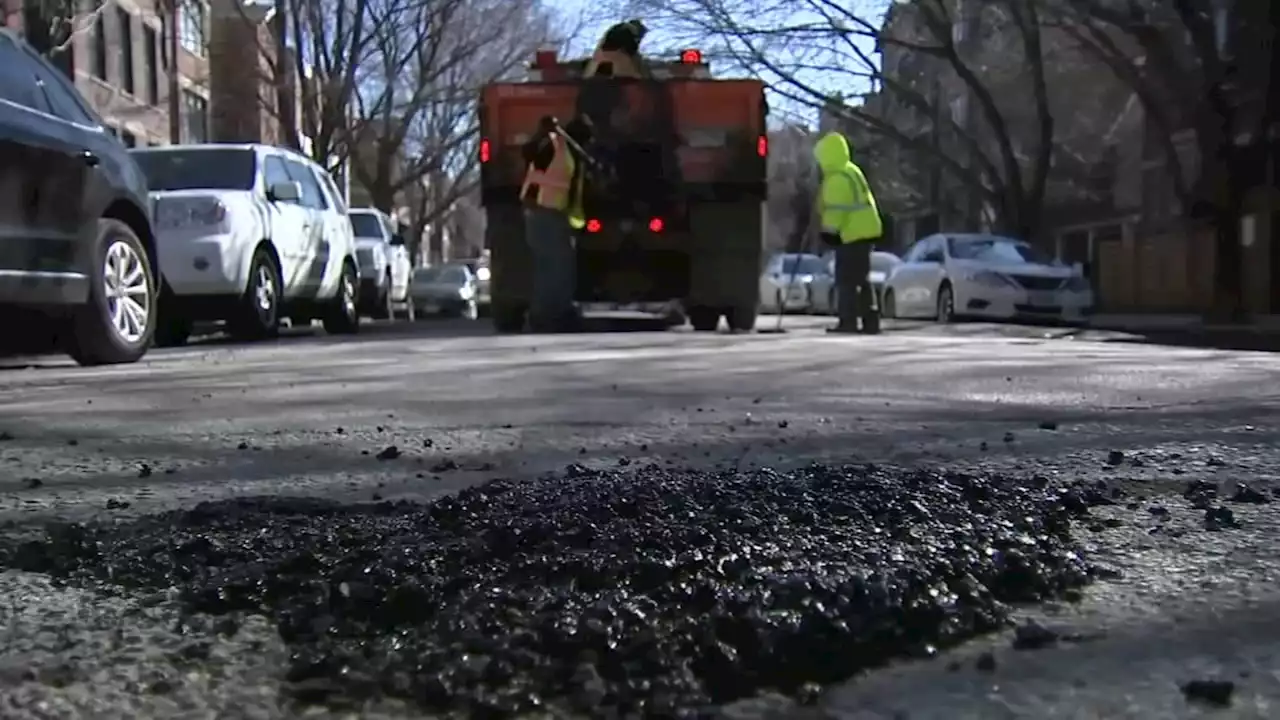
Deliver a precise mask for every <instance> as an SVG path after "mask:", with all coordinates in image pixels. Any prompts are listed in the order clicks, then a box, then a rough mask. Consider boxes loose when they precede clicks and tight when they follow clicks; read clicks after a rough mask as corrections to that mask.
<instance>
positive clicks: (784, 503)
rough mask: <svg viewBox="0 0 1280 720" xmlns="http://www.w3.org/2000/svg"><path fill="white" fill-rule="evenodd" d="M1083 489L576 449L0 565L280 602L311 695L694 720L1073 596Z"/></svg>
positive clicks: (293, 682) (440, 709) (63, 542)
mask: <svg viewBox="0 0 1280 720" xmlns="http://www.w3.org/2000/svg"><path fill="white" fill-rule="evenodd" d="M1089 487H1092V486H1089ZM1089 487H1082V488H1075V487H1063V486H1049V485H1046V484H1045V483H1043V482H1032V481H1028V480H1026V479H1019V478H1012V477H1004V476H995V475H964V474H958V473H940V472H933V471H924V470H902V469H895V468H885V467H876V466H857V467H855V466H847V467H833V466H817V465H815V466H811V467H809V468H805V469H801V470H797V471H794V472H788V473H782V472H777V471H773V470H757V471H751V472H737V471H728V470H725V471H690V470H672V469H664V468H660V467H657V466H645V467H633V468H631V469H629V470H628V471H626V472H619V471H617V470H601V469H592V468H586V467H583V466H572V467H571V468H569V470H568V471H567V472H566V473H564V474H563V475H560V476H556V477H551V478H544V479H541V480H538V481H531V482H525V483H517V482H512V481H508V480H496V481H492V482H490V483H487V484H485V485H482V486H478V487H474V488H471V489H468V490H464V491H462V492H460V493H458V494H457V495H454V496H449V497H445V498H443V499H440V500H438V501H436V502H434V503H431V504H418V503H409V502H403V501H401V502H384V503H378V504H361V505H350V504H339V503H335V502H330V501H323V500H319V499H307V498H285V497H265V498H240V499H235V500H227V501H220V502H212V503H202V504H200V505H198V506H196V507H195V508H192V509H189V510H184V511H175V512H168V513H164V514H158V515H152V516H146V517H142V518H139V519H134V520H129V521H117V522H114V523H112V522H103V523H101V524H58V525H52V526H49V527H48V528H47V529H46V530H45V531H44V536H43V537H42V538H41V539H39V540H34V541H33V540H28V541H24V542H21V543H18V542H16V541H15V543H14V544H11V545H8V546H4V545H0V566H3V567H11V568H15V569H21V570H26V571H33V572H44V573H48V574H50V575H52V576H54V577H56V578H59V579H62V580H67V581H71V582H73V583H77V584H80V585H87V586H90V587H100V588H103V589H108V590H114V591H119V590H125V591H130V592H137V593H142V594H147V593H157V592H170V591H171V590H170V589H171V588H172V591H173V592H175V594H176V597H177V598H178V599H179V600H180V601H181V602H182V603H183V604H184V605H185V607H186V609H187V610H188V611H189V612H191V613H195V614H201V613H203V614H209V615H213V616H220V617H228V616H234V615H236V614H238V613H245V612H248V613H261V614H265V615H268V616H270V617H271V618H272V619H273V620H274V622H275V623H276V625H277V627H278V630H279V633H280V636H281V638H282V639H283V640H284V641H285V642H286V643H288V645H289V646H290V648H291V651H292V659H291V662H290V666H289V667H288V668H285V669H284V670H283V673H284V675H285V679H286V681H287V682H288V683H289V687H290V688H292V694H293V698H294V700H295V701H297V702H299V703H303V704H310V703H318V704H330V703H334V704H341V703H350V702H352V701H360V700H362V699H368V698H372V697H377V696H394V697H399V698H402V699H404V700H407V701H409V702H413V703H415V704H417V705H418V706H420V707H421V708H423V709H424V710H426V711H430V712H436V713H441V714H445V715H452V716H462V717H511V716H515V715H520V714H525V713H530V712H545V711H551V712H553V713H554V712H561V713H563V712H568V713H570V714H573V713H576V714H582V713H588V714H592V715H597V714H599V713H600V712H601V711H602V709H606V710H608V712H610V713H613V714H619V715H627V716H642V717H704V716H710V715H711V714H712V713H713V712H715V710H714V709H715V708H716V707H719V706H722V705H724V704H726V703H730V702H733V701H735V700H739V699H741V698H744V697H751V696H754V695H757V694H758V693H760V692H781V693H784V694H786V695H789V696H791V697H794V698H797V699H798V700H803V699H804V698H806V697H808V696H811V695H813V694H814V693H815V692H817V689H818V688H821V687H822V686H824V685H826V684H829V683H832V682H836V681H839V680H842V679H845V678H847V677H849V676H852V675H854V674H856V673H857V672H859V671H861V670H863V669H866V668H869V667H874V666H877V665H880V664H883V663H884V662H885V661H887V660H889V659H892V658H894V657H900V656H921V657H928V656H931V655H933V654H935V653H936V652H937V651H938V650H939V649H942V648H945V647H949V646H952V645H955V644H957V643H959V642H961V641H963V640H966V639H968V638H970V637H973V636H975V635H977V634H981V633H986V632H991V631H996V630H999V629H1001V628H1004V627H1007V623H1008V621H1009V608H1010V606H1011V605H1012V604H1015V603H1024V602H1034V601H1040V600H1045V599H1049V598H1054V597H1061V596H1063V595H1065V594H1067V593H1069V592H1072V591H1075V590H1078V588H1080V587H1082V586H1083V585H1085V584H1086V583H1088V582H1089V581H1090V580H1091V579H1092V578H1093V577H1094V576H1095V568H1094V567H1093V566H1091V565H1090V563H1089V562H1087V561H1086V560H1085V559H1084V557H1083V556H1082V554H1081V551H1080V549H1079V547H1078V546H1077V545H1076V543H1075V542H1074V541H1073V539H1072V536H1071V526H1072V523H1073V521H1074V520H1075V519H1077V518H1080V517H1082V516H1087V515H1088V513H1089V508H1090V507H1091V506H1093V505H1094V504H1095V503H1094V501H1093V498H1094V497H1095V496H1096V495H1098V494H1097V493H1096V492H1095V493H1093V494H1092V495H1091V494H1090V493H1089V492H1087V491H1088V489H1089ZM1094 490H1096V488H1094ZM1026 632H1030V631H1026ZM992 665H993V666H994V659H993V660H992ZM979 666H980V667H981V666H982V663H981V662H980V663H979Z"/></svg>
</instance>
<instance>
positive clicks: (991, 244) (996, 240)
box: [947, 235, 1054, 265]
mask: <svg viewBox="0 0 1280 720" xmlns="http://www.w3.org/2000/svg"><path fill="white" fill-rule="evenodd" d="M947 250H948V254H950V255H951V257H953V258H955V259H957V260H977V261H980V262H989V263H996V264H999V265H1021V264H1023V263H1036V264H1039V265H1052V264H1054V259H1053V258H1052V257H1051V256H1050V255H1048V254H1047V253H1045V252H1043V251H1041V250H1039V249H1037V248H1035V247H1033V246H1032V245H1030V244H1028V243H1025V242H1023V241H1021V240H1014V239H1012V238H1005V237H997V236H994V235H974V236H970V237H963V236H962V237H950V238H947Z"/></svg>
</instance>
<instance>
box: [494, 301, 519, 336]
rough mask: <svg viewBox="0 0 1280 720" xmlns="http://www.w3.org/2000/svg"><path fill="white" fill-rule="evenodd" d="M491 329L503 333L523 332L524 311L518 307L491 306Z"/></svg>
mask: <svg viewBox="0 0 1280 720" xmlns="http://www.w3.org/2000/svg"><path fill="white" fill-rule="evenodd" d="M489 310H490V312H491V313H492V314H493V329H494V330H496V331H498V332H500V333H503V334H511V333H518V332H520V331H521V330H524V319H525V309H524V308H523V307H522V306H520V305H506V304H504V305H497V304H494V305H491V306H490V308H489Z"/></svg>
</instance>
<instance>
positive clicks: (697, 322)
mask: <svg viewBox="0 0 1280 720" xmlns="http://www.w3.org/2000/svg"><path fill="white" fill-rule="evenodd" d="M689 324H690V325H692V326H693V329H694V330H696V331H698V332H715V331H716V328H718V327H720V311H719V310H718V309H716V308H709V307H703V306H695V307H691V308H689Z"/></svg>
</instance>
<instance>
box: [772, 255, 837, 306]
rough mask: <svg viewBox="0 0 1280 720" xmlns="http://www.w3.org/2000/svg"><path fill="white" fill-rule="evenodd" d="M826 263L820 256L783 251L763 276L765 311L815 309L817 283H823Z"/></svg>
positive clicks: (816, 304)
mask: <svg viewBox="0 0 1280 720" xmlns="http://www.w3.org/2000/svg"><path fill="white" fill-rule="evenodd" d="M826 274H827V263H826V261H824V260H823V259H822V258H821V257H820V256H818V255H811V254H808V253H782V254H778V255H774V256H773V257H772V258H770V259H769V262H768V263H766V264H765V267H764V272H763V273H761V275H760V310H761V311H762V312H766V313H785V312H814V311H815V310H816V309H817V308H818V307H819V305H818V298H817V295H816V293H815V284H817V285H823V283H824V277H823V276H825V275H826Z"/></svg>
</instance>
